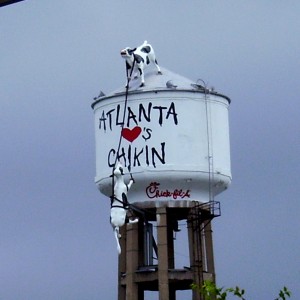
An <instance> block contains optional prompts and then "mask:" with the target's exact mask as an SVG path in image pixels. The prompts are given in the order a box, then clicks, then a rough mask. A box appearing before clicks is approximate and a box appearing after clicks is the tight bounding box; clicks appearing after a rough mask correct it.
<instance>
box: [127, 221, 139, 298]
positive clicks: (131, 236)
mask: <svg viewBox="0 0 300 300" xmlns="http://www.w3.org/2000/svg"><path fill="white" fill-rule="evenodd" d="M126 226H127V239H126V259H127V262H126V265H127V269H126V300H139V291H138V284H137V283H136V282H135V272H136V270H137V268H138V257H139V247H138V224H137V223H135V224H127V225H126Z"/></svg>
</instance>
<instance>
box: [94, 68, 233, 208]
mask: <svg viewBox="0 0 300 300" xmlns="http://www.w3.org/2000/svg"><path fill="white" fill-rule="evenodd" d="M162 72H163V75H158V74H157V73H156V72H155V71H153V72H148V73H146V74H145V86H144V87H141V88H140V87H139V83H140V81H139V79H134V80H132V81H131V82H130V88H129V93H128V100H127V106H126V107H125V98H126V90H125V87H123V88H122V89H120V90H118V91H116V92H113V93H112V94H110V95H106V96H102V97H99V98H97V99H96V100H95V102H94V103H93V104H92V108H93V110H94V115H95V138H96V177H95V183H96V185H97V186H98V188H99V190H100V191H101V192H102V193H103V194H104V195H106V196H111V195H112V177H111V174H112V168H113V165H114V163H115V161H116V159H117V158H118V159H119V160H120V162H121V163H122V164H123V166H124V171H125V181H126V182H128V181H129V178H130V176H129V171H130V172H131V173H132V176H133V178H134V180H135V183H134V184H133V185H132V187H131V189H130V191H129V194H128V198H129V201H130V202H131V203H133V202H142V201H149V200H153V201H160V200H198V201H202V202H206V201H209V200H211V197H213V196H215V195H217V194H219V193H220V192H222V191H224V190H225V189H227V187H228V186H229V184H230V182H231V167H230V145H229V124H228V107H229V104H230V99H229V98H228V97H226V96H224V95H222V94H219V93H217V92H214V91H208V90H207V89H204V88H203V87H201V86H200V85H199V84H197V83H195V82H192V81H191V80H189V79H186V78H184V77H182V76H179V75H177V74H174V73H173V72H170V71H168V70H166V69H162ZM200 84H201V83H200ZM202 85H203V84H202ZM124 109H125V110H124ZM124 116H125V118H124V124H123V117H124ZM118 149H119V152H118Z"/></svg>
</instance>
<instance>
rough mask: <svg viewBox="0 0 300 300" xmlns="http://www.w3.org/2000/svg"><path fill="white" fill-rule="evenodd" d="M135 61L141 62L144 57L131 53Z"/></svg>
mask: <svg viewBox="0 0 300 300" xmlns="http://www.w3.org/2000/svg"><path fill="white" fill-rule="evenodd" d="M133 56H134V59H135V61H136V62H137V63H138V64H139V63H141V62H145V61H144V59H143V58H142V57H141V56H140V55H138V54H133Z"/></svg>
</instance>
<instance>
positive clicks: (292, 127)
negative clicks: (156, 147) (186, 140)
mask: <svg viewBox="0 0 300 300" xmlns="http://www.w3.org/2000/svg"><path fill="white" fill-rule="evenodd" d="M299 12H300V2H299V1H276V0H273V1H255V0H252V1H230V0H229V1H130V0H129V1H111V0H110V1H103V0H89V1H82V0H51V1H46V0H39V1H38V0H26V1H24V2H20V3H17V4H14V5H10V6H6V7H3V8H0V39H1V47H0V62H1V64H0V78H1V80H0V143H1V147H0V195H1V198H0V299H3V300H40V299H43V300H50V299H51V300H53V299H63V300H73V299H78V300H94V299H116V297H117V258H118V255H117V251H116V245H115V240H114V237H113V234H112V230H111V226H110V224H109V201H108V199H107V198H105V197H103V196H101V194H100V193H99V192H98V190H97V188H96V186H95V184H94V176H95V141H94V119H93V110H92V109H91V106H90V105H91V103H92V101H93V97H95V96H97V95H98V93H99V91H100V90H103V91H104V92H108V93H109V92H111V91H113V90H115V89H117V88H119V87H120V86H122V85H124V82H125V80H126V79H125V66H124V60H122V58H121V57H120V55H119V51H120V49H122V48H124V47H126V46H132V47H134V46H138V45H140V44H141V43H142V42H143V41H144V40H148V41H149V42H150V43H151V44H152V45H153V47H154V48H155V52H156V55H157V58H158V60H159V63H160V65H161V66H163V67H165V68H168V69H170V70H171V71H174V72H176V73H179V74H180V75H183V76H185V77H187V78H189V79H191V80H194V81H196V80H197V79H199V78H201V79H203V80H205V82H207V83H208V85H209V86H214V87H215V89H216V90H217V91H219V92H221V93H223V94H225V95H227V96H228V97H230V98H231V100H232V103H231V105H230V135H231V159H232V174H233V181H232V185H231V187H230V188H229V189H228V190H227V191H226V192H224V193H222V194H220V195H219V196H218V197H217V198H216V200H219V201H221V205H222V216H221V217H220V218H217V219H215V220H214V221H213V228H214V246H215V264H216V272H217V281H218V284H219V285H221V286H223V285H224V286H234V285H239V286H241V287H243V288H245V289H246V292H247V294H246V295H248V297H247V299H274V298H275V296H276V295H277V293H278V291H279V289H280V288H282V287H283V285H286V286H288V287H289V289H290V290H291V291H292V293H293V299H300V285H299V280H300V250H299V249H300V233H299V229H300V220H299V217H298V215H299V209H300V204H299V203H300V201H299V193H298V191H299V186H300V185H299V174H300V167H299V153H300V125H299V113H300V104H299V103H300V99H299V94H300V84H299V80H300V68H299V53H300V19H299ZM150 297H153V295H149V299H150ZM183 298H184V297H183ZM151 299H152V298H151ZM153 299H155V298H153ZM185 299H186V298H185ZM179 300H180V299H179Z"/></svg>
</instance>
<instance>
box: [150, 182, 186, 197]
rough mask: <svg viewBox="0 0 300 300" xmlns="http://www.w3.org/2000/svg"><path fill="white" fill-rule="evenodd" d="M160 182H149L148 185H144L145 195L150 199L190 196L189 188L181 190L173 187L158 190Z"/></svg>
mask: <svg viewBox="0 0 300 300" xmlns="http://www.w3.org/2000/svg"><path fill="white" fill-rule="evenodd" d="M159 185H160V183H158V182H151V183H150V184H149V186H147V187H146V195H147V196H148V198H150V199H154V198H173V199H174V200H176V199H185V198H190V197H191V195H190V190H183V189H174V190H171V191H169V190H168V189H166V190H160V189H159Z"/></svg>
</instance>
